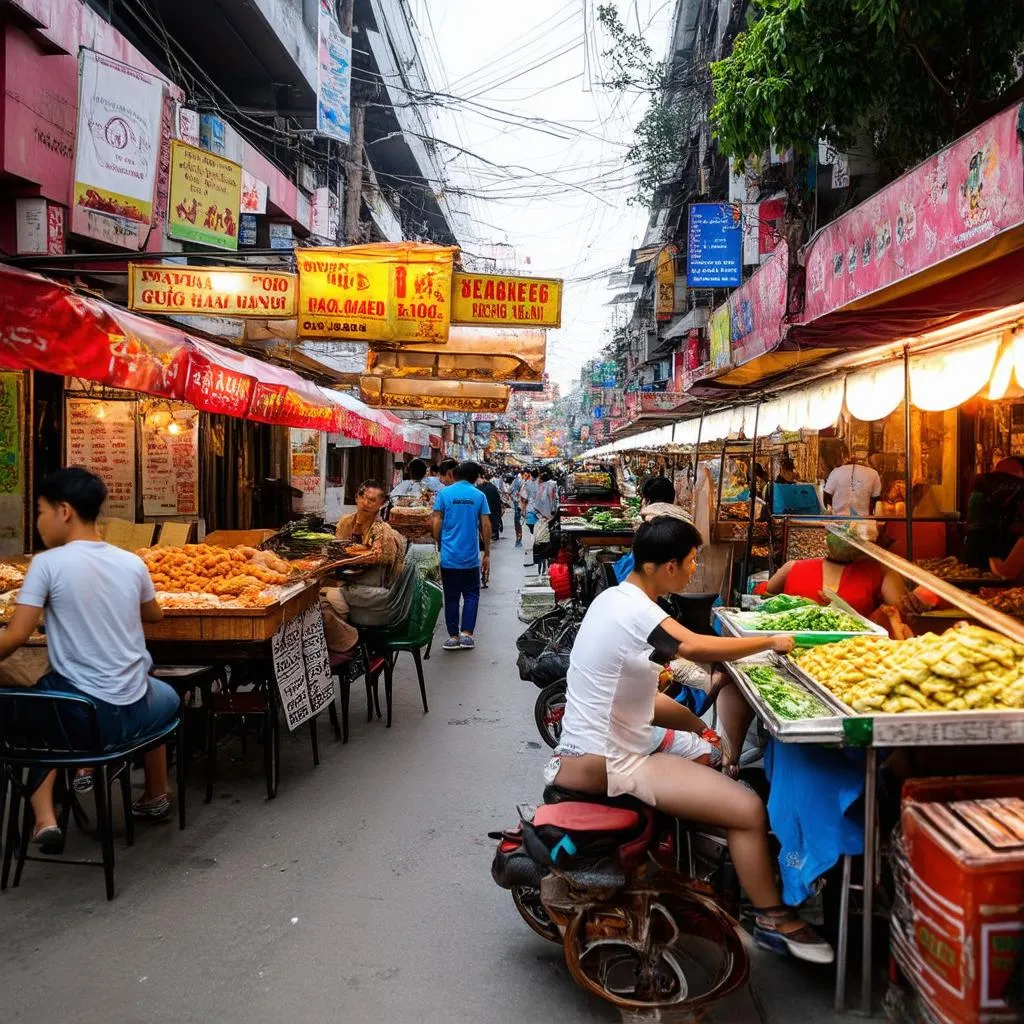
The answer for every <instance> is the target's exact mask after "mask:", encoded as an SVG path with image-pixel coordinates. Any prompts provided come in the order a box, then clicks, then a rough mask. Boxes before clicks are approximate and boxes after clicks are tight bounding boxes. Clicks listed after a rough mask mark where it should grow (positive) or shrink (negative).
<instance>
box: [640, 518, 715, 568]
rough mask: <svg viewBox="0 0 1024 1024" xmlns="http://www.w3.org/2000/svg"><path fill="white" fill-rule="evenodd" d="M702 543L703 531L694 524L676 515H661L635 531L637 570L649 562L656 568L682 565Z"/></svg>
mask: <svg viewBox="0 0 1024 1024" xmlns="http://www.w3.org/2000/svg"><path fill="white" fill-rule="evenodd" d="M703 543H704V541H703V540H702V539H701V535H700V531H699V530H698V529H697V527H696V526H694V525H693V524H692V523H687V522H685V521H684V520H682V519H676V518H675V517H674V516H658V518H657V519H651V520H650V521H649V522H646V523H644V524H642V525H641V527H640V529H639V530H637V531H636V536H635V537H634V538H633V559H634V561H635V562H636V566H637V568H638V569H639V568H641V567H642V566H643V565H645V564H647V563H648V562H649V563H651V564H653V565H664V564H665V563H666V562H683V561H685V560H686V559H687V558H688V557H689V554H690V552H691V551H693V550H694V549H695V548H699V547H700V546H701V544H703Z"/></svg>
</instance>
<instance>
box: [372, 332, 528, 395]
mask: <svg viewBox="0 0 1024 1024" xmlns="http://www.w3.org/2000/svg"><path fill="white" fill-rule="evenodd" d="M546 351H547V336H546V333H545V332H544V331H540V330H525V329H516V328H498V327H452V329H451V331H450V333H449V335H448V341H447V342H446V343H445V344H444V345H440V346H438V345H417V346H416V347H415V348H411V349H409V348H395V347H392V346H388V347H384V346H379V345H376V344H374V345H372V346H371V347H370V351H369V353H368V355H367V359H366V371H365V372H366V373H367V374H368V375H370V376H373V377H422V378H433V379H435V380H467V381H483V382H494V383H498V382H504V381H518V382H525V383H531V384H539V383H542V382H543V380H544V361H545V354H546Z"/></svg>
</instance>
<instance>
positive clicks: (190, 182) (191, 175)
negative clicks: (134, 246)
mask: <svg viewBox="0 0 1024 1024" xmlns="http://www.w3.org/2000/svg"><path fill="white" fill-rule="evenodd" d="M241 195H242V168H241V165H239V164H236V163H232V162H231V161H230V160H225V159H224V158H223V157H220V156H215V155H214V154H213V153H208V152H207V151H206V150H205V149H196V147H195V146H189V145H187V144H186V143H184V142H180V141H178V140H177V139H175V140H174V141H173V142H172V143H171V197H170V201H169V203H168V207H167V234H168V235H169V236H170V237H171V238H177V239H181V240H182V241H186V242H198V243H199V244H201V245H211V246H215V247H216V248H218V249H237V248H238V217H239V206H240V205H241Z"/></svg>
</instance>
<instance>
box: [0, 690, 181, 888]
mask: <svg viewBox="0 0 1024 1024" xmlns="http://www.w3.org/2000/svg"><path fill="white" fill-rule="evenodd" d="M172 737H174V738H175V739H176V742H177V789H178V828H179V829H183V828H184V827H185V785H184V766H185V752H184V749H183V747H182V741H183V738H184V733H183V730H182V729H181V717H180V714H179V716H178V717H177V718H175V719H174V721H173V722H170V723H168V724H167V725H165V726H164V727H162V728H161V729H159V730H157V731H156V732H154V733H151V734H150V735H148V736H143V737H140V738H139V739H136V740H133V741H132V742H131V743H127V744H124V745H122V746H119V747H117V748H111V747H108V746H105V745H104V742H103V737H102V736H101V735H100V727H99V718H98V716H97V713H96V705H95V704H94V703H93V702H92V701H91V700H90V699H89V698H88V697H87V696H85V695H79V694H71V693H51V692H43V691H38V692H37V691H35V690H31V689H23V688H20V687H19V688H17V689H8V688H4V689H0V810H2V804H3V802H4V797H9V799H10V807H9V810H8V819H7V841H6V843H5V844H4V851H3V867H2V870H0V891H2V890H5V889H6V888H7V882H8V879H9V877H10V869H11V862H12V860H13V858H14V849H15V846H17V848H18V860H17V865H16V867H15V872H14V880H13V883H12V884H13V886H15V887H17V885H18V884H19V882H20V881H21V873H22V870H23V869H24V867H25V861H27V860H44V861H48V862H50V863H52V862H53V861H52V858H50V857H30V856H29V855H28V847H29V842H30V839H31V835H32V825H33V822H34V818H33V814H32V805H31V803H30V802H29V796H30V795H31V794H30V791H29V786H28V779H27V775H28V773H29V772H30V771H31V770H32V769H44V770H49V769H51V768H54V769H57V770H58V771H64V772H70V771H72V770H73V769H75V768H82V767H84V768H93V769H95V776H94V783H93V792H94V794H95V798H96V818H97V823H96V824H97V833H98V835H99V839H100V843H101V846H102V850H103V859H102V861H94V860H70V859H68V860H63V861H61V863H64V864H75V865H86V866H90V867H101V866H102V868H103V877H104V880H105V882H106V892H107V899H108V900H112V899H113V898H114V823H113V816H112V814H111V803H112V801H111V789H112V787H113V784H114V782H120V785H121V799H122V803H123V807H124V817H125V840H126V843H127V845H128V846H131V845H132V843H133V842H134V838H135V833H134V823H133V819H132V799H131V780H130V777H129V773H130V771H131V764H132V760H133V759H134V758H135V757H137V756H139V755H141V754H145V753H147V752H148V751H150V750H153V749H154V748H156V747H160V746H163V745H164V744H165V743H167V742H168V741H169V740H170V739H171V738H172ZM22 804H23V805H24V807H23V808H22ZM70 812H71V800H70V798H68V799H67V800H66V801H65V804H64V807H63V810H62V816H61V822H60V827H61V831H62V832H65V833H66V831H67V827H68V824H69V815H70ZM19 815H20V817H21V828H20V834H19V827H18V820H19Z"/></svg>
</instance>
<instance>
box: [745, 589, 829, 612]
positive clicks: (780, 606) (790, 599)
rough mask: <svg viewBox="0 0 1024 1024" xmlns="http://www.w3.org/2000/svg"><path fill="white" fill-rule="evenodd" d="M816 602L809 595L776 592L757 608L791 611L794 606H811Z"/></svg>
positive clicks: (762, 610)
mask: <svg viewBox="0 0 1024 1024" xmlns="http://www.w3.org/2000/svg"><path fill="white" fill-rule="evenodd" d="M815 603H816V602H814V601H812V600H811V599H810V598H809V597H796V596H794V595H793V594H776V595H775V596H774V597H770V598H768V600H767V601H764V602H763V603H762V604H761V606H760V607H759V608H758V609H757V610H758V611H759V612H768V613H769V614H772V613H774V612H791V611H792V610H793V609H794V608H809V607H811V606H812V605H814V604H815Z"/></svg>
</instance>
